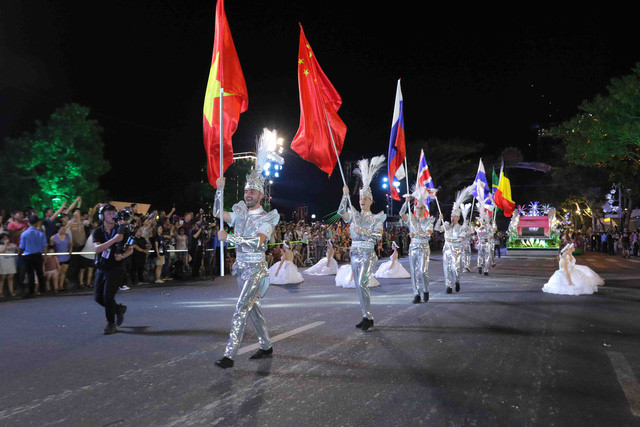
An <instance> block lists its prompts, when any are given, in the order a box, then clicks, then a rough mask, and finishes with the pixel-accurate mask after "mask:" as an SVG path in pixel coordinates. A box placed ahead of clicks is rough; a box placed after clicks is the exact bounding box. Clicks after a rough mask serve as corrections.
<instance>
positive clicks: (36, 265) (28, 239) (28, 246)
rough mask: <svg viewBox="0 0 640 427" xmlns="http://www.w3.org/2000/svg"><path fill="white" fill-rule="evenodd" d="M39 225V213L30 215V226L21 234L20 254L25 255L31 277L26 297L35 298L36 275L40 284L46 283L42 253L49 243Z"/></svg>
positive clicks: (26, 266) (26, 265) (27, 271)
mask: <svg viewBox="0 0 640 427" xmlns="http://www.w3.org/2000/svg"><path fill="white" fill-rule="evenodd" d="M39 225H40V218H38V216H37V215H31V216H30V217H29V228H28V229H27V230H25V231H24V232H22V235H21V236H20V245H19V246H18V249H19V251H18V255H19V256H24V262H25V269H26V273H27V277H28V278H29V292H28V293H27V295H25V296H24V298H33V297H34V296H35V295H36V282H35V277H34V275H37V277H38V283H39V284H40V286H42V284H43V283H44V274H43V272H42V265H43V259H42V253H43V252H44V251H45V249H46V248H47V246H48V245H47V239H46V238H45V236H44V232H42V231H40V230H38V226H39Z"/></svg>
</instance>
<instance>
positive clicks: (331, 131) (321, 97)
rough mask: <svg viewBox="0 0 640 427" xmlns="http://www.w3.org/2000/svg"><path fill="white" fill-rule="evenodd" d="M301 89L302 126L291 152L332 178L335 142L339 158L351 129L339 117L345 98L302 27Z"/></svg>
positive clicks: (292, 143) (300, 49) (299, 69)
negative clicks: (319, 62) (332, 80)
mask: <svg viewBox="0 0 640 427" xmlns="http://www.w3.org/2000/svg"><path fill="white" fill-rule="evenodd" d="M298 88H299V90H300V126H299V127H298V132H297V133H296V135H295V136H294V137H293V141H292V142H291V149H292V150H294V151H295V152H296V153H298V154H299V155H300V157H302V158H303V159H305V160H308V161H310V162H311V163H313V164H315V165H316V166H318V167H319V168H320V170H322V171H323V172H326V173H327V174H328V175H329V176H331V173H332V172H333V168H334V167H335V165H336V161H337V157H336V153H335V151H334V147H333V141H335V148H336V150H337V151H338V155H339V154H340V152H341V151H342V145H343V144H344V137H345V135H346V133H347V126H346V125H345V124H344V122H343V121H342V120H341V119H340V117H339V116H338V109H339V108H340V105H342V98H341V97H340V95H339V94H338V92H337V91H336V90H335V88H334V87H333V85H332V84H331V82H330V81H329V79H328V78H327V76H326V75H325V74H324V72H323V71H322V69H321V68H320V64H318V61H317V60H316V57H315V56H314V54H313V50H311V46H309V42H307V38H306V37H305V35H304V31H303V30H302V25H300V47H299V49H298ZM332 135H333V141H332V139H331V136H332Z"/></svg>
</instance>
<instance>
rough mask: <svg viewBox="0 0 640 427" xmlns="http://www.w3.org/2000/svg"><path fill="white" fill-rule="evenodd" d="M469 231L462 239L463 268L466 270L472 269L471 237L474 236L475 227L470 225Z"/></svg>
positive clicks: (461, 260) (461, 261)
mask: <svg viewBox="0 0 640 427" xmlns="http://www.w3.org/2000/svg"><path fill="white" fill-rule="evenodd" d="M468 231H469V233H468V234H467V235H466V236H465V237H464V239H463V241H462V256H461V259H460V263H461V264H462V266H461V269H462V270H465V271H471V237H472V236H473V229H472V228H471V227H469V229H468Z"/></svg>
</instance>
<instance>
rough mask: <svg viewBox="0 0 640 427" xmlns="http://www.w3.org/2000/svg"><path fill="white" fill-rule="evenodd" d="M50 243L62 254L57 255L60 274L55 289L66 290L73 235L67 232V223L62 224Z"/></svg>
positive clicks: (56, 290)
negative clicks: (65, 284)
mask: <svg viewBox="0 0 640 427" xmlns="http://www.w3.org/2000/svg"><path fill="white" fill-rule="evenodd" d="M49 245H50V246H53V248H54V251H55V252H56V253H58V254H61V255H57V258H58V275H57V281H56V282H55V283H54V287H53V289H54V291H55V292H62V291H64V290H65V288H64V281H65V278H66V275H67V268H69V262H70V260H71V236H69V235H68V234H67V226H66V225H60V226H59V227H58V232H57V233H56V234H54V235H53V236H51V238H50V239H49Z"/></svg>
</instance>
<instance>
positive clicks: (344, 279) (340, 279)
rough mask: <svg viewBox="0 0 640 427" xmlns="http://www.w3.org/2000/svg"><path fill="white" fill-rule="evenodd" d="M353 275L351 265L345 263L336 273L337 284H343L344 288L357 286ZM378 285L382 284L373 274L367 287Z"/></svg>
mask: <svg viewBox="0 0 640 427" xmlns="http://www.w3.org/2000/svg"><path fill="white" fill-rule="evenodd" d="M352 276H353V274H352V272H351V265H350V264H347V265H343V266H342V267H340V268H339V269H338V273H337V274H336V286H342V287H343V288H355V287H356V284H355V282H354V281H353V277H352ZM376 286H380V282H378V281H377V280H376V278H375V277H373V274H372V275H371V277H370V278H369V283H367V288H374V287H376Z"/></svg>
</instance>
